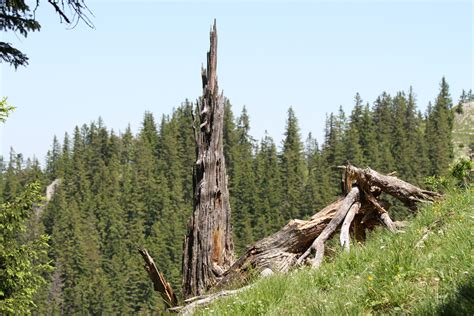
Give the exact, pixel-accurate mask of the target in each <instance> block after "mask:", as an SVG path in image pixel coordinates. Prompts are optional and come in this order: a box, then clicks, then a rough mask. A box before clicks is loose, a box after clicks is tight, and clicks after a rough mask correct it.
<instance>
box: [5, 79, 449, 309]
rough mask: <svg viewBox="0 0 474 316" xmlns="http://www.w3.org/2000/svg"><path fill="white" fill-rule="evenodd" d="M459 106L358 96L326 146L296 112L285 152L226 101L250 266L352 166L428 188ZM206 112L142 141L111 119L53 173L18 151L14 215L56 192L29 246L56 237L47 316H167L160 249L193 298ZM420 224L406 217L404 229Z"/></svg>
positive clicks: (229, 149) (443, 166)
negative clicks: (189, 250)
mask: <svg viewBox="0 0 474 316" xmlns="http://www.w3.org/2000/svg"><path fill="white" fill-rule="evenodd" d="M452 107H453V101H452V98H451V96H450V93H449V86H448V83H447V82H446V80H445V79H444V78H442V80H441V83H440V88H439V94H438V95H437V96H435V97H434V101H433V104H431V105H430V106H429V107H428V110H427V112H426V113H420V112H419V110H418V109H417V104H416V99H415V97H414V92H413V90H412V89H411V88H410V89H409V90H408V91H400V92H398V93H396V94H395V95H389V94H387V93H385V92H382V93H381V94H380V96H379V97H378V98H377V99H376V100H374V101H373V102H365V101H364V100H363V99H362V97H361V96H360V95H359V94H357V93H356V94H355V97H354V104H353V109H352V111H351V112H350V113H344V111H343V110H342V109H340V110H339V111H337V112H336V113H330V114H328V115H327V118H326V125H325V129H324V135H325V137H324V142H323V143H321V144H319V143H318V142H317V141H316V140H315V139H314V138H313V137H312V135H311V134H309V135H306V136H304V135H301V133H300V132H299V128H298V119H297V114H296V113H295V112H294V111H293V109H292V108H289V109H288V113H287V120H286V122H282V124H285V126H286V128H285V134H284V138H283V142H282V143H281V144H276V143H275V142H274V140H273V138H272V137H271V136H270V135H266V136H265V137H263V138H262V139H260V140H255V139H253V138H252V136H251V135H250V133H249V130H250V126H251V125H250V124H251V118H250V117H249V115H248V114H247V111H246V110H245V108H244V109H243V111H242V113H236V114H235V113H233V111H232V105H231V101H230V100H226V101H225V116H224V144H223V145H224V153H225V156H226V163H227V170H228V178H229V192H230V203H231V206H232V211H233V216H232V225H233V232H234V242H235V249H236V253H237V254H241V253H242V252H243V251H244V250H245V247H246V246H248V245H250V244H251V243H253V242H255V241H257V240H259V239H261V238H263V237H265V236H268V235H270V234H272V233H274V232H276V231H277V230H278V229H280V228H281V227H283V226H284V225H285V224H286V223H287V222H288V221H289V220H291V219H294V218H302V219H303V218H307V217H309V216H311V215H313V214H314V213H316V212H317V211H318V210H320V209H322V208H323V207H324V206H325V205H327V204H329V203H330V202H332V201H333V200H335V199H336V198H337V196H338V195H339V194H340V193H341V189H340V186H341V185H340V183H341V175H340V171H339V170H338V169H336V168H334V166H338V165H341V164H345V163H346V162H347V161H350V163H352V164H354V165H357V166H371V167H372V168H374V169H376V170H378V171H381V172H387V173H389V172H392V171H394V170H396V171H397V172H398V174H399V177H400V178H402V179H405V180H407V181H409V182H411V183H413V184H416V185H419V186H421V187H424V186H425V184H424V182H423V179H424V178H425V177H427V176H430V175H442V174H443V172H444V170H447V167H448V165H449V163H450V162H451V160H452V155H453V148H452V142H451V129H452V124H453V114H452ZM194 110H195V109H194V105H193V103H192V102H190V101H188V100H185V101H184V102H183V103H182V104H181V105H180V106H178V107H177V108H176V109H174V110H173V111H172V112H171V113H170V114H163V115H160V116H158V118H155V115H156V114H153V113H151V112H147V113H144V115H143V121H142V124H141V128H140V131H139V132H138V134H133V133H132V132H131V130H130V128H127V127H125V128H124V130H123V132H118V131H113V130H109V129H108V128H107V126H106V123H105V122H104V120H103V119H102V118H98V119H97V121H95V122H92V123H90V124H84V125H82V126H76V127H75V128H74V131H73V133H72V134H69V133H65V134H64V136H63V137H62V138H61V139H58V138H56V137H55V138H54V139H53V140H52V144H51V149H50V150H49V152H48V156H47V161H46V165H45V167H44V168H41V167H40V164H39V162H38V160H36V159H26V160H25V159H24V158H23V156H22V155H21V153H16V152H15V151H14V150H13V149H12V151H11V153H10V157H8V163H7V164H5V163H4V162H1V170H2V173H1V174H0V177H1V178H0V193H1V194H0V197H1V202H2V203H8V202H11V201H13V200H14V199H15V198H16V197H17V196H19V195H21V194H22V193H24V191H25V188H27V184H28V183H32V182H33V181H38V182H39V183H40V184H41V191H42V192H43V191H44V192H45V191H46V187H47V186H49V185H50V184H52V183H55V185H54V187H53V188H50V189H53V190H54V195H52V197H51V200H50V201H49V202H48V203H47V206H46V207H45V208H37V209H36V214H35V216H33V217H32V218H31V219H30V222H29V224H28V230H27V231H28V234H27V236H26V237H25V238H28V237H34V235H38V234H45V235H48V236H49V238H48V240H47V244H48V247H47V248H46V249H47V252H45V253H41V256H40V257H43V258H38V260H44V262H50V263H51V265H52V266H53V267H54V270H53V269H51V270H46V271H43V277H44V279H45V282H46V283H45V284H44V285H43V286H41V289H40V290H39V291H38V293H37V294H36V296H35V304H36V305H37V311H38V313H40V314H43V313H44V314H50V313H65V314H72V313H79V314H83V313H84V314H103V313H105V314H109V313H118V314H130V313H135V312H143V313H153V312H156V311H157V310H160V309H162V308H163V304H161V303H160V300H161V299H160V298H159V296H158V295H157V294H156V293H155V292H154V291H153V287H152V284H151V282H150V281H149V279H148V276H147V275H146V273H144V271H143V269H142V258H141V257H140V256H139V255H138V252H137V249H138V248H139V247H146V248H147V249H148V251H149V252H150V254H151V255H152V256H153V257H154V258H155V260H156V263H157V265H158V266H159V268H160V269H161V270H162V271H163V272H164V273H165V275H166V276H167V278H168V281H169V282H170V283H171V284H172V285H173V286H174V288H175V289H180V285H181V283H180V282H181V264H182V262H181V255H182V247H183V237H184V235H185V232H186V223H187V221H188V218H189V216H190V214H191V212H192V205H193V204H192V192H193V189H192V186H193V183H192V177H191V174H192V172H191V171H192V166H193V164H194V161H195V151H194V147H195V144H194V136H193V129H192V126H193V115H192V113H193V111H194ZM406 216H407V214H404V213H403V212H400V213H396V215H395V218H400V219H402V218H405V217H406Z"/></svg>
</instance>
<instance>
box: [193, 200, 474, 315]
mask: <svg viewBox="0 0 474 316" xmlns="http://www.w3.org/2000/svg"><path fill="white" fill-rule="evenodd" d="M426 234H427V235H428V236H427V237H426V239H425V240H424V241H422V242H420V240H421V239H422V238H423V236H424V235H426ZM473 239H474V192H472V191H471V192H464V193H460V192H458V193H452V194H449V195H448V196H447V197H446V198H445V199H444V200H443V201H440V202H437V203H435V204H433V205H432V206H428V207H426V208H424V209H422V210H421V211H420V212H419V214H418V216H416V217H415V219H414V220H413V221H412V222H411V224H410V226H408V227H406V228H405V229H404V231H403V232H400V233H397V234H395V235H393V234H390V233H389V232H388V231H386V230H384V229H377V230H376V231H374V232H373V233H372V234H370V235H369V236H368V240H367V242H366V243H365V244H358V245H353V247H352V248H351V253H350V254H346V253H343V252H341V251H339V250H338V251H337V253H336V255H335V256H334V257H333V258H332V259H330V260H328V261H329V262H326V263H325V264H323V266H322V267H321V268H320V269H319V270H317V271H314V270H311V269H309V268H304V269H300V270H296V271H293V272H291V273H289V274H286V275H275V276H272V277H269V278H265V279H261V280H259V281H257V284H256V285H255V287H254V288H252V289H250V290H248V291H246V292H244V293H241V294H240V295H238V296H234V297H230V298H227V299H222V300H219V301H217V302H216V303H214V304H213V305H210V306H208V307H205V308H204V309H201V310H199V311H198V312H197V314H204V315H262V314H265V315H346V314H351V315H359V314H364V315H368V314H416V315H419V314H422V315H423V314H426V315H432V314H446V315H450V314H453V313H454V314H456V315H473V314H474V301H473V300H474V297H473V296H474V294H473V293H474V285H473V283H474V281H473V272H474V264H473V255H474V254H473Z"/></svg>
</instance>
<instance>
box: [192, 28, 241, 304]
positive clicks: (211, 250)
mask: <svg viewBox="0 0 474 316" xmlns="http://www.w3.org/2000/svg"><path fill="white" fill-rule="evenodd" d="M210 42H211V43H210V50H209V52H208V53H207V68H206V69H202V73H201V75H202V85H203V95H202V97H201V98H200V100H199V102H198V107H197V111H198V113H196V117H195V126H194V128H195V133H194V134H195V140H196V164H195V165H194V169H193V193H194V201H193V202H194V203H193V204H194V207H193V214H192V217H191V219H190V221H189V224H188V229H187V234H186V237H185V242H184V254H183V294H184V296H185V297H189V296H197V295H201V294H203V293H204V292H206V291H207V290H208V289H209V288H211V287H212V286H214V285H215V284H216V283H217V282H218V280H219V279H220V277H221V275H222V273H223V272H224V271H226V270H227V269H228V268H229V267H230V266H231V264H232V262H233V260H234V246H233V241H232V227H231V209H230V204H229V191H228V189H227V175H226V167H225V159H224V150H223V149H224V146H223V124H224V96H223V95H222V94H219V88H218V84H217V77H216V69H217V32H216V24H215V21H214V26H213V28H212V31H211V33H210Z"/></svg>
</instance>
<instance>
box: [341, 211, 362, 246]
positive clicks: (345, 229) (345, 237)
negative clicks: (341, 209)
mask: <svg viewBox="0 0 474 316" xmlns="http://www.w3.org/2000/svg"><path fill="white" fill-rule="evenodd" d="M359 210H360V202H355V203H354V204H352V206H351V208H350V209H349V212H347V215H346V218H345V219H344V223H342V227H341V236H340V241H341V247H344V249H345V250H346V251H347V252H349V251H350V243H351V241H350V236H349V228H350V227H351V224H352V221H353V220H354V216H355V215H356V214H357V212H359Z"/></svg>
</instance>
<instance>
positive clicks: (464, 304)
mask: <svg viewBox="0 0 474 316" xmlns="http://www.w3.org/2000/svg"><path fill="white" fill-rule="evenodd" d="M437 314H438V315H474V278H473V277H470V278H469V279H468V280H467V282H466V283H464V284H463V285H461V286H460V287H459V288H458V290H457V291H456V293H455V295H454V296H452V297H451V298H450V299H449V300H448V301H447V302H446V303H445V304H443V305H441V306H440V307H439V308H438V311H437Z"/></svg>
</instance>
